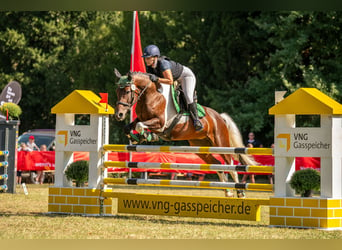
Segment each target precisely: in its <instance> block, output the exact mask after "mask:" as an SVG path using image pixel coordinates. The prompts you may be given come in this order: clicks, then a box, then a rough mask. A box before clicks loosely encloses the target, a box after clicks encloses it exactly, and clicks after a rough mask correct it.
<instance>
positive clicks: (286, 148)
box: [275, 128, 331, 157]
mask: <svg viewBox="0 0 342 250" xmlns="http://www.w3.org/2000/svg"><path fill="white" fill-rule="evenodd" d="M275 138H276V143H277V150H276V152H275V153H276V154H277V155H283V156H293V157H321V156H328V155H329V154H331V134H329V133H328V132H327V131H323V130H322V129H321V128H295V129H286V130H284V131H278V134H276V135H275Z"/></svg>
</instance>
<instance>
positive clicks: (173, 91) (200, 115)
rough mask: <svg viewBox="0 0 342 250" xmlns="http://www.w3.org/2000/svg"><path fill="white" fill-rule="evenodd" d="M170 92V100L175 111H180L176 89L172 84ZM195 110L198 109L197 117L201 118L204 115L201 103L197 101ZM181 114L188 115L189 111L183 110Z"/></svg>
mask: <svg viewBox="0 0 342 250" xmlns="http://www.w3.org/2000/svg"><path fill="white" fill-rule="evenodd" d="M171 93H172V100H173V104H174V105H175V108H176V111H177V113H179V112H180V107H179V103H178V102H177V98H176V90H175V87H174V86H173V85H171ZM197 111H198V117H200V118H202V117H204V116H205V110H204V108H203V107H202V105H200V104H198V103H197ZM183 115H190V113H189V112H184V113H183Z"/></svg>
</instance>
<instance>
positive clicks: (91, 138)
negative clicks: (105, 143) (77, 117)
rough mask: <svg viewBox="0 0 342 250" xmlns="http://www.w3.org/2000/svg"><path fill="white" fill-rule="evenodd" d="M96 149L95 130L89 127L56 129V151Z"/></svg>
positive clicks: (96, 138)
mask: <svg viewBox="0 0 342 250" xmlns="http://www.w3.org/2000/svg"><path fill="white" fill-rule="evenodd" d="M97 149H98V137H97V131H96V133H94V131H93V129H91V128H77V129H75V128H74V129H61V130H57V131H56V151H94V150H97Z"/></svg>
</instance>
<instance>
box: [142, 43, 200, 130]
mask: <svg viewBox="0 0 342 250" xmlns="http://www.w3.org/2000/svg"><path fill="white" fill-rule="evenodd" d="M142 57H144V59H145V63H146V66H147V67H146V70H147V73H150V79H151V81H152V82H154V83H164V84H169V85H172V84H173V81H177V82H179V83H180V84H181V86H182V89H183V91H184V94H185V99H186V102H187V104H188V108H189V111H190V115H191V118H192V120H193V122H194V126H195V129H196V131H200V130H202V129H203V125H202V123H201V121H200V120H199V118H198V112H197V106H196V103H195V102H194V91H195V87H196V77H195V75H194V73H193V72H192V71H191V69H189V68H188V67H186V66H183V65H181V64H180V63H177V62H175V61H172V60H170V59H169V58H167V57H165V56H160V51H159V48H158V47H157V46H156V45H153V44H152V45H148V46H147V47H146V48H145V49H144V53H143V56H142Z"/></svg>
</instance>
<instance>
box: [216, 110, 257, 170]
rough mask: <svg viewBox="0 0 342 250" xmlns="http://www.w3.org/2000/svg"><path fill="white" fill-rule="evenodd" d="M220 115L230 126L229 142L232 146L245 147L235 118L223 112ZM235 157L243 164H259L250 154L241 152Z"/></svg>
mask: <svg viewBox="0 0 342 250" xmlns="http://www.w3.org/2000/svg"><path fill="white" fill-rule="evenodd" d="M220 115H221V117H222V118H223V120H224V121H225V123H226V126H227V127H228V131H229V144H230V145H231V147H238V148H243V147H245V145H244V144H243V140H242V136H241V133H240V130H239V128H238V127H237V126H236V124H235V122H234V121H233V119H232V118H231V117H230V116H229V115H228V114H227V113H222V114H220ZM234 158H235V159H236V160H238V161H240V162H241V164H244V165H257V162H256V161H255V160H254V159H253V157H252V156H250V155H245V154H239V155H234Z"/></svg>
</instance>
